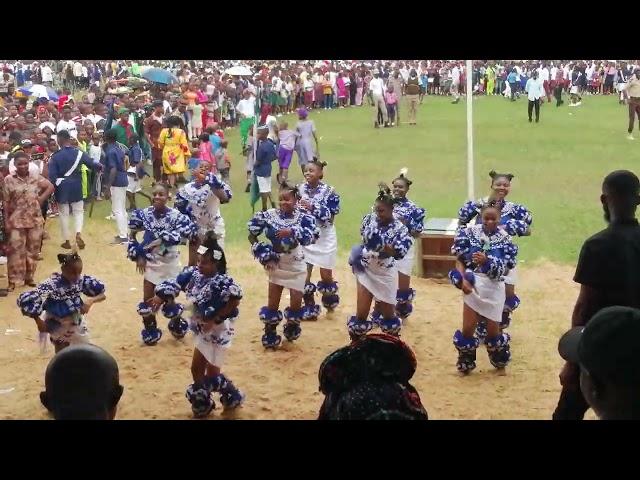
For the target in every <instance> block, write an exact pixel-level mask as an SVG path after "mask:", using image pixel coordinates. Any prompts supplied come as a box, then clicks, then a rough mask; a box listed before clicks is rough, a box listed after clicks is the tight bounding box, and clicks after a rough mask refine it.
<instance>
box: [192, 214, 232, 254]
mask: <svg viewBox="0 0 640 480" xmlns="http://www.w3.org/2000/svg"><path fill="white" fill-rule="evenodd" d="M211 230H213V233H215V234H216V238H217V240H218V245H220V247H221V248H222V249H223V250H224V238H225V236H226V229H225V228H224V218H222V216H218V217H216V218H215V220H214V223H213V228H212V227H211V226H209V225H207V226H204V227H203V226H199V227H198V240H199V241H200V244H202V242H203V241H204V237H205V236H206V234H207V232H209V231H211Z"/></svg>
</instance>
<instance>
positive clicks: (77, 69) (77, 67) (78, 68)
mask: <svg viewBox="0 0 640 480" xmlns="http://www.w3.org/2000/svg"><path fill="white" fill-rule="evenodd" d="M73 76H74V77H81V76H82V64H81V63H80V62H76V63H74V64H73Z"/></svg>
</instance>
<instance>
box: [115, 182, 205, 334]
mask: <svg viewBox="0 0 640 480" xmlns="http://www.w3.org/2000/svg"><path fill="white" fill-rule="evenodd" d="M168 197H169V190H168V188H167V187H166V186H165V185H163V184H160V183H157V184H156V185H155V187H153V203H152V204H151V206H150V207H147V208H144V209H138V210H134V211H133V212H131V216H130V217H129V229H130V230H131V231H130V234H129V247H128V249H127V256H128V257H129V259H130V260H132V261H134V262H136V268H137V270H138V272H139V273H141V274H143V275H144V283H143V296H142V302H140V303H139V304H138V314H139V315H140V316H141V317H142V323H143V324H144V328H143V329H142V332H140V333H141V335H142V341H143V342H144V343H145V345H155V344H156V343H158V341H159V340H160V338H161V337H162V330H160V329H159V328H158V323H157V321H156V315H155V313H154V312H153V310H152V309H151V307H150V305H149V304H148V303H147V301H148V300H149V299H150V298H152V297H153V296H154V289H155V288H156V285H159V284H160V283H162V282H164V281H165V280H172V279H174V278H176V276H177V275H178V274H179V273H180V270H181V269H182V265H181V264H180V252H179V251H178V245H180V244H181V243H183V242H185V241H186V240H187V239H189V238H193V237H194V236H195V235H196V234H197V231H198V226H197V225H196V224H195V223H194V222H192V221H191V220H190V219H189V217H187V216H186V215H183V214H182V213H180V212H179V211H178V210H176V209H173V208H169V207H168V206H167V200H168ZM140 232H143V233H144V236H143V238H142V242H138V240H137V239H136V236H137V234H138V233H140ZM168 328H169V331H170V332H171V334H172V335H173V336H174V337H175V338H178V339H179V338H182V337H184V336H185V335H186V333H187V330H188V328H189V326H188V324H187V322H185V321H184V320H182V319H171V320H170V321H169V325H168Z"/></svg>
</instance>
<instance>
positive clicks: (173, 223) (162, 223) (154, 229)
mask: <svg viewBox="0 0 640 480" xmlns="http://www.w3.org/2000/svg"><path fill="white" fill-rule="evenodd" d="M154 212H155V210H154V208H153V207H152V206H151V207H147V208H140V209H137V210H134V211H133V212H131V216H130V217H129V228H130V229H131V230H132V231H133V232H140V231H143V232H144V236H143V238H142V243H138V242H137V241H130V242H129V248H128V253H127V255H128V256H129V258H130V259H131V260H134V261H135V259H136V258H138V257H139V256H145V257H146V258H147V259H148V260H151V259H152V257H153V255H154V254H157V255H160V256H163V255H165V254H166V253H167V252H168V251H169V250H171V249H172V247H176V246H177V245H179V244H180V243H181V242H182V241H183V239H188V238H193V237H194V236H195V235H196V234H197V233H198V226H197V225H196V224H195V223H194V222H193V221H191V219H190V218H189V217H188V216H186V215H184V214H182V213H180V212H179V211H178V210H176V209H173V208H168V207H167V208H166V209H165V211H164V212H163V213H162V214H161V215H160V216H156V215H155V213H154ZM157 239H160V240H162V245H161V247H160V248H155V249H154V250H153V252H154V253H153V254H152V253H148V252H147V253H145V252H144V251H143V250H144V247H145V246H146V245H148V244H149V243H151V242H153V241H154V240H157Z"/></svg>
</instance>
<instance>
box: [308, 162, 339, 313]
mask: <svg viewBox="0 0 640 480" xmlns="http://www.w3.org/2000/svg"><path fill="white" fill-rule="evenodd" d="M326 165H327V164H326V162H320V161H318V160H317V159H316V160H312V161H311V162H309V163H307V165H306V166H305V170H304V178H305V180H306V182H305V183H303V184H302V185H301V186H300V201H299V202H298V206H299V207H300V208H302V209H304V210H305V211H306V212H307V213H308V214H310V215H312V216H313V217H314V218H315V220H316V225H317V226H318V227H319V229H320V236H319V237H318V240H316V242H315V243H312V244H310V245H307V246H305V247H303V250H304V259H305V261H306V262H307V279H306V283H305V286H304V304H305V306H304V315H303V318H302V319H303V320H317V318H318V315H319V314H320V305H316V302H315V298H314V297H315V292H316V290H317V291H318V292H320V293H321V294H322V305H324V308H326V309H327V310H329V311H332V310H334V309H335V308H336V307H337V306H338V303H339V302H340V297H339V296H338V283H337V282H336V281H334V279H333V270H334V269H335V268H336V256H337V254H338V237H337V236H336V227H335V225H334V223H333V221H334V218H335V216H336V215H337V214H338V213H340V195H338V194H337V193H336V191H335V190H334V189H333V187H331V186H330V185H327V184H326V183H324V182H322V181H321V180H322V178H323V177H324V167H326ZM314 266H317V267H318V268H319V269H320V279H321V280H320V281H319V282H318V285H317V286H316V285H314V284H313V283H312V282H311V274H312V273H313V267H314Z"/></svg>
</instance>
